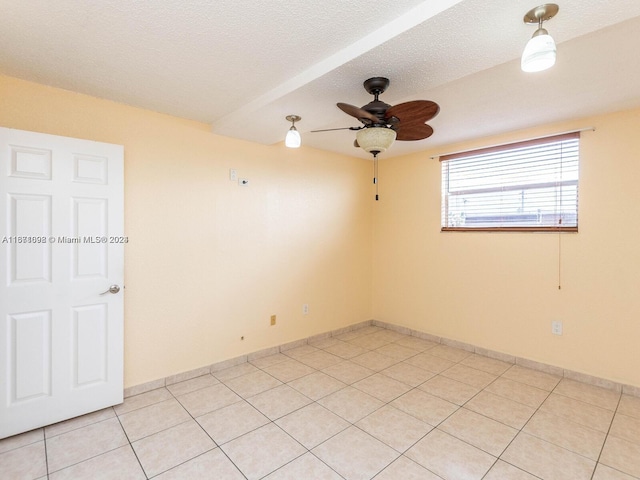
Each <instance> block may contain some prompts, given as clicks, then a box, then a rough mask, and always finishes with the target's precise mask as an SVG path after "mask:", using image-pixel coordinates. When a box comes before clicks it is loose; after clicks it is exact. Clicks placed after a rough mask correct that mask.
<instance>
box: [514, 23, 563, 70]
mask: <svg viewBox="0 0 640 480" xmlns="http://www.w3.org/2000/svg"><path fill="white" fill-rule="evenodd" d="M536 33H537V32H536ZM555 63H556V42H554V41H553V38H551V35H549V34H548V33H546V31H545V33H543V34H538V35H536V34H535V33H534V35H533V37H532V38H531V40H529V42H528V43H527V46H526V47H525V48H524V52H522V60H521V62H520V67H521V68H522V71H524V72H541V71H542V70H546V69H547V68H551V67H553V65H554V64H555Z"/></svg>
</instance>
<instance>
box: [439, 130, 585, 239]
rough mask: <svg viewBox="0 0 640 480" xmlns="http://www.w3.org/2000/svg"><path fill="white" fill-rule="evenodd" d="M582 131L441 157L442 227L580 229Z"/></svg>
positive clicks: (519, 229) (443, 228)
mask: <svg viewBox="0 0 640 480" xmlns="http://www.w3.org/2000/svg"><path fill="white" fill-rule="evenodd" d="M579 143H580V134H579V133H578V132H576V133H569V134H564V135H558V136H555V137H547V138H543V139H536V140H530V141H526V142H519V143H512V144H508V145H502V146H498V147H490V148H485V149H481V150H474V151H470V152H464V153H456V154H452V155H445V156H442V157H440V161H441V165H442V230H475V231H478V230H487V231H493V230H506V231H549V230H550V231H558V230H561V231H577V229H578V173H579V147H580V145H579Z"/></svg>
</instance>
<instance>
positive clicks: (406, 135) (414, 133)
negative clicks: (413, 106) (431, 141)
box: [396, 122, 433, 140]
mask: <svg viewBox="0 0 640 480" xmlns="http://www.w3.org/2000/svg"><path fill="white" fill-rule="evenodd" d="M431 135H433V128H431V127H430V126H429V125H425V124H424V123H413V124H409V125H407V124H405V123H404V122H402V123H401V124H400V127H399V128H398V129H397V130H396V140H423V139H425V138H428V137H430V136H431Z"/></svg>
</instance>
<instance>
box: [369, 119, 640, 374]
mask: <svg viewBox="0 0 640 480" xmlns="http://www.w3.org/2000/svg"><path fill="white" fill-rule="evenodd" d="M586 126H594V127H595V128H596V131H593V132H592V131H589V132H584V133H583V134H582V140H581V148H580V152H581V168H580V193H579V230H580V231H579V233H577V234H564V235H562V236H561V237H560V238H559V236H558V235H557V234H526V233H460V232H447V233H441V232H440V165H439V162H438V160H437V159H435V160H432V159H430V158H429V157H430V155H435V154H439V153H448V152H451V151H458V150H464V149H468V148H475V147H482V146H488V145H493V144H497V143H502V142H507V141H515V140H519V139H525V138H530V137H535V136H539V135H545V134H552V133H558V132H562V131H567V130H570V129H575V128H581V127H586ZM639 131H640V110H634V111H626V112H621V113H617V114H612V115H606V116H599V117H595V118H586V119H580V120H576V121H572V122H567V123H564V124H557V125H549V126H545V127H544V128H539V129H534V130H530V131H523V132H517V133H515V134H510V135H508V136H500V137H495V138H487V139H483V140H481V141H476V142H472V143H466V144H460V145H449V146H446V147H444V148H438V149H437V151H435V150H434V151H427V152H424V153H420V154H414V155H408V156H405V157H399V158H394V159H388V160H384V161H381V162H380V178H381V184H380V186H381V198H382V199H383V201H381V202H380V204H379V205H376V208H375V210H374V258H375V261H374V264H373V265H374V266H373V269H374V270H373V275H374V276H373V278H374V282H373V285H374V286H373V302H374V307H373V315H374V318H376V319H378V320H381V321H387V322H391V323H396V324H400V325H404V326H407V327H410V328H414V329H417V330H422V331H426V332H429V333H433V334H436V335H441V336H444V337H448V338H451V339H454V340H459V341H462V342H467V343H471V344H475V345H478V346H481V347H484V348H488V349H492V350H497V351H500V352H504V353H508V354H513V355H516V356H521V357H525V358H529V359H532V360H536V361H540V362H544V363H548V364H552V365H556V366H560V367H563V368H566V369H570V370H575V371H579V372H583V373H587V374H590V375H595V376H599V377H604V378H607V379H610V380H614V381H619V382H622V383H626V384H631V385H635V386H640V207H639V206H640V187H639V182H640V135H638V132H639ZM436 134H437V132H436ZM559 242H561V244H560V247H561V249H560V252H561V263H560V267H561V284H562V289H561V290H558V265H559V264H558V253H559ZM552 320H561V321H563V322H564V334H563V335H562V336H554V335H552V334H551V321H552Z"/></svg>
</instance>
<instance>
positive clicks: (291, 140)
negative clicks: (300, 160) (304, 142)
mask: <svg viewBox="0 0 640 480" xmlns="http://www.w3.org/2000/svg"><path fill="white" fill-rule="evenodd" d="M281 138H282V137H281ZM300 143H301V139H300V132H298V130H297V129H296V127H291V128H290V129H289V131H288V132H287V136H286V138H285V139H284V144H285V146H287V147H289V148H298V147H299V146H300Z"/></svg>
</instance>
